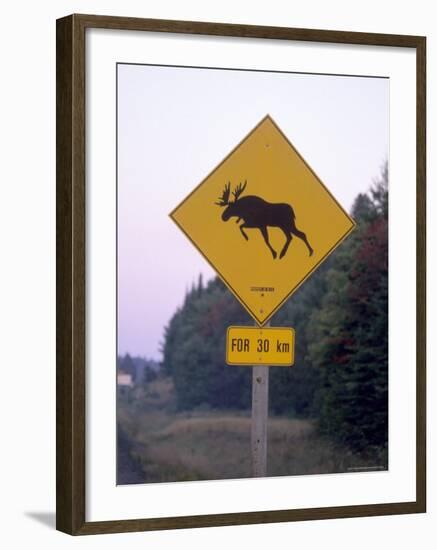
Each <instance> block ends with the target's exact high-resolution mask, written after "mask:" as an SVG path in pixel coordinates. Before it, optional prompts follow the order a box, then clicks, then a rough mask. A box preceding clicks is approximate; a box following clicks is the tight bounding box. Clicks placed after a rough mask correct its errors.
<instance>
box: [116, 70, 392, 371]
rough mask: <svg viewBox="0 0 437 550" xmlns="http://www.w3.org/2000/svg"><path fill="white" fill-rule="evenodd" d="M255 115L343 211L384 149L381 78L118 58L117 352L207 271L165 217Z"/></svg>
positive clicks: (375, 171) (155, 345) (137, 347)
mask: <svg viewBox="0 0 437 550" xmlns="http://www.w3.org/2000/svg"><path fill="white" fill-rule="evenodd" d="M266 114H270V115H271V116H272V117H273V119H274V120H275V122H276V123H277V124H278V125H279V127H280V128H281V129H282V130H283V132H284V133H285V134H286V135H287V137H288V138H289V140H290V141H291V142H292V143H293V144H294V145H295V147H296V148H297V149H298V151H299V152H300V153H301V154H302V156H303V157H304V158H305V160H306V161H307V162H308V163H309V164H310V166H311V167H312V168H313V170H314V171H315V172H316V173H317V174H318V176H319V177H320V178H321V179H322V181H323V182H324V183H325V184H326V185H327V186H328V188H329V189H330V191H331V192H332V193H333V194H334V196H335V197H336V198H337V199H338V200H339V201H340V203H341V204H342V205H343V206H344V207H345V208H346V209H350V207H351V205H352V202H353V199H354V198H355V196H356V195H357V194H358V193H359V192H360V191H366V190H367V189H368V188H369V186H370V185H371V184H372V182H373V180H374V178H375V177H377V176H378V175H379V173H380V168H381V166H382V164H383V162H384V161H385V160H386V159H387V157H388V147H389V135H388V130H389V125H388V123H389V118H388V117H389V80H388V79H381V78H360V77H339V76H325V75H306V74H305V75H300V74H290V73H288V74H282V73H271V72H253V71H232V70H213V69H186V68H179V67H152V66H145V65H125V64H121V65H118V353H119V354H124V353H126V352H128V353H130V354H131V355H141V356H145V357H149V358H154V359H158V360H159V359H160V358H161V354H160V352H159V347H160V343H162V341H163V331H164V326H165V325H166V324H167V323H168V321H169V320H170V318H171V316H172V315H173V313H174V312H175V310H176V308H177V307H178V306H180V305H181V304H182V301H183V298H184V294H185V291H186V289H187V288H189V287H190V286H191V284H192V283H193V281H197V279H198V276H199V273H202V274H203V276H204V280H208V279H209V278H211V277H213V276H214V272H213V270H212V269H211V268H210V267H209V265H208V264H207V263H206V262H205V260H204V259H203V258H202V257H201V255H200V254H199V252H198V251H197V250H196V249H195V248H194V247H193V245H192V244H191V243H190V242H189V241H188V239H187V238H186V237H185V235H183V234H182V232H181V231H180V230H179V229H178V228H177V227H176V225H175V224H174V223H173V222H172V220H171V219H170V218H169V216H168V214H169V212H171V211H172V210H173V209H174V208H175V206H177V205H178V204H179V203H180V202H181V200H182V199H183V198H185V196H186V195H187V194H188V193H189V192H191V191H192V190H193V188H194V187H196V186H197V185H198V184H199V182H200V181H201V180H202V179H203V178H204V177H205V176H206V175H208V174H209V172H211V170H212V169H213V168H214V167H215V166H216V165H217V164H218V163H219V162H220V161H221V160H222V159H223V158H224V157H225V156H226V155H227V154H228V153H229V152H230V151H231V150H232V149H233V148H234V147H235V145H236V144H237V143H239V142H240V141H241V140H242V139H243V138H244V137H245V136H246V134H247V133H248V132H249V131H250V130H252V128H253V127H254V126H255V125H256V124H257V123H258V122H259V121H260V120H261V119H262V118H263V117H264V116H265V115H266Z"/></svg>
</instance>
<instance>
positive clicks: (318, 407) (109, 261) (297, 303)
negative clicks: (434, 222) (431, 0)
mask: <svg viewBox="0 0 437 550" xmlns="http://www.w3.org/2000/svg"><path fill="white" fill-rule="evenodd" d="M425 78H426V39H425V37H419V36H398V35H390V34H368V33H356V32H340V31H328V30H310V29H294V28H283V27H260V26H252V25H232V24H221V23H220V24H219V23H201V22H187V21H166V20H153V19H134V18H124V17H107V16H95V15H92V16H91V15H71V16H68V17H65V18H62V19H59V20H58V21H57V94H56V101H57V171H56V177H57V199H56V206H57V258H56V261H57V421H56V426H57V528H58V529H59V530H61V531H63V532H66V533H68V534H72V535H80V534H96V533H115V532H127V531H142V530H156V529H174V528H187V527H207V526H220V525H236V524H250V523H270V522H286V521H297V520H310V519H324V518H346V517H357V516H375V515H389V514H405V513H419V512H425V510H426V447H425V443H426V437H425V434H426V424H425V422H426V421H425V412H426V380H425V344H426V342H425V320H426V314H425V221H426V209H425V200H426V188H425V181H426V171H425V170H426V95H425V94H426V84H425Z"/></svg>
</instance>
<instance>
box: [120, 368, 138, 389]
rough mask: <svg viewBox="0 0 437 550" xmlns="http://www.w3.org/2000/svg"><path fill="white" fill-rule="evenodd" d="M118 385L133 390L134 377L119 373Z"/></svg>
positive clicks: (129, 374) (126, 373)
mask: <svg viewBox="0 0 437 550" xmlns="http://www.w3.org/2000/svg"><path fill="white" fill-rule="evenodd" d="M117 385H118V386H123V387H129V388H131V387H132V386H133V385H134V381H133V377H132V374H131V373H130V372H123V371H121V370H120V371H118V373H117Z"/></svg>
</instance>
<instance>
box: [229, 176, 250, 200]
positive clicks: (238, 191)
mask: <svg viewBox="0 0 437 550" xmlns="http://www.w3.org/2000/svg"><path fill="white" fill-rule="evenodd" d="M246 185H247V180H246V181H245V182H244V185H243V184H242V183H241V182H240V183H239V184H238V185H237V187H236V188H235V189H234V190H233V191H232V194H233V195H234V200H237V199H238V197H239V196H240V195H241V194H242V193H243V191H244V190H245V189H246Z"/></svg>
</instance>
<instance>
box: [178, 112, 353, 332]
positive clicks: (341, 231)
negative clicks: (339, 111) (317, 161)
mask: <svg viewBox="0 0 437 550" xmlns="http://www.w3.org/2000/svg"><path fill="white" fill-rule="evenodd" d="M170 216H171V217H172V219H173V220H174V221H175V222H176V224H177V225H178V226H179V227H180V229H182V231H183V232H184V233H185V234H186V236H187V237H188V238H189V239H190V240H191V242H192V243H193V244H194V245H195V246H196V247H197V249H198V250H199V251H200V252H201V253H202V254H203V256H204V257H205V258H206V260H208V262H209V263H210V264H211V266H212V267H213V268H214V269H215V271H216V272H217V273H218V275H219V276H220V278H221V279H222V280H223V282H224V283H225V284H226V285H227V286H228V288H229V289H230V290H231V291H232V292H233V293H234V295H235V296H236V297H237V298H238V300H239V301H240V302H241V304H242V305H243V306H244V307H245V308H246V309H247V311H248V312H249V313H250V314H251V315H252V317H253V318H254V319H255V321H256V322H257V323H258V324H259V325H264V323H266V322H267V321H268V320H269V318H270V317H271V316H272V315H273V314H274V313H275V312H276V311H277V310H278V309H279V308H280V307H281V306H282V305H283V304H284V302H285V301H286V300H287V299H288V298H289V297H290V296H291V294H292V293H293V292H294V291H295V290H297V288H298V287H299V286H300V285H301V284H302V283H303V282H304V281H305V279H307V278H308V277H309V276H310V275H311V274H312V273H313V272H314V270H315V269H316V268H317V267H318V266H319V265H320V264H321V263H322V262H323V261H324V260H325V259H326V258H327V257H328V255H329V254H330V253H331V252H332V251H333V250H334V249H335V248H336V247H337V246H338V245H339V244H340V243H341V241H342V240H343V239H344V238H345V237H346V236H347V235H348V234H349V233H350V232H351V231H352V230H353V228H354V227H355V223H354V221H353V220H352V218H351V217H350V216H349V215H348V214H347V212H345V210H344V209H343V208H342V207H341V206H340V204H339V203H338V202H337V201H336V199H335V198H334V197H333V195H332V194H331V193H330V192H329V191H328V189H327V188H326V186H325V185H324V184H323V183H322V182H321V181H320V179H319V178H318V177H317V176H316V174H315V173H314V172H313V171H312V169H311V168H310V167H309V165H308V164H307V163H306V162H305V160H304V159H303V158H302V157H301V156H300V154H299V153H298V152H297V150H296V149H295V148H294V147H293V145H292V144H291V143H290V141H289V140H288V138H287V137H286V136H285V135H284V133H283V132H282V131H281V130H280V128H279V127H278V126H277V125H276V123H275V122H274V121H273V120H272V118H271V117H270V116H266V117H265V118H263V119H262V120H261V122H260V123H259V124H258V125H257V126H256V127H255V128H254V129H253V130H252V131H251V132H250V133H249V134H248V135H247V136H246V137H245V138H244V139H243V141H241V142H240V143H239V144H238V145H237V146H236V147H235V149H233V150H232V151H231V152H230V153H229V155H228V156H227V157H226V158H225V159H224V160H223V161H222V162H221V163H220V164H219V165H218V166H216V168H214V170H213V171H212V172H211V173H210V174H209V175H208V176H207V177H206V178H205V179H204V180H203V181H202V182H201V183H200V184H199V185H198V186H197V187H196V188H195V189H194V191H193V192H192V193H190V195H188V197H186V198H185V199H184V200H183V201H182V203H181V204H180V205H179V206H177V207H176V208H175V210H173V212H171V214H170Z"/></svg>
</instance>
